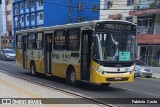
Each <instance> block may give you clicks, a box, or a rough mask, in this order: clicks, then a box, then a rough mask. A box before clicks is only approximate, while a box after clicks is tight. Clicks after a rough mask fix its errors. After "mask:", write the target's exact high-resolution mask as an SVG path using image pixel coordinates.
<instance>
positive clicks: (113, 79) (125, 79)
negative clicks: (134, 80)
mask: <svg viewBox="0 0 160 107" xmlns="http://www.w3.org/2000/svg"><path fill="white" fill-rule="evenodd" d="M106 80H107V81H127V80H128V77H125V78H106Z"/></svg>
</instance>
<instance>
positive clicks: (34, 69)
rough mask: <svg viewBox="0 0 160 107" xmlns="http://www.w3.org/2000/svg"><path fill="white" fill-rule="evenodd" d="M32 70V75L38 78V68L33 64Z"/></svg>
mask: <svg viewBox="0 0 160 107" xmlns="http://www.w3.org/2000/svg"><path fill="white" fill-rule="evenodd" d="M30 69H31V74H32V75H33V76H36V66H35V64H34V63H33V62H32V63H31V68H30Z"/></svg>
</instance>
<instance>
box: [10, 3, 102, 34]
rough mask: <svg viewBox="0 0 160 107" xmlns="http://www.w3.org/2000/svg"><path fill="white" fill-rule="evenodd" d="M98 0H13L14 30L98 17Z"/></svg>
mask: <svg viewBox="0 0 160 107" xmlns="http://www.w3.org/2000/svg"><path fill="white" fill-rule="evenodd" d="M99 5H100V1H99V0H14V3H13V10H14V11H13V25H14V35H15V31H16V30H23V29H31V28H38V27H47V26H54V25H62V24H68V23H77V22H82V21H90V20H95V19H99Z"/></svg>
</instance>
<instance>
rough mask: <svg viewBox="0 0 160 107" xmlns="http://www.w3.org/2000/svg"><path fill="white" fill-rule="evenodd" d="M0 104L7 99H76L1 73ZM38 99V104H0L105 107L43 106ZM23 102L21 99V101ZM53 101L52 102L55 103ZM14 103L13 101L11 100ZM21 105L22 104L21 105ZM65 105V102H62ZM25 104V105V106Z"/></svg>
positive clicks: (4, 106)
mask: <svg viewBox="0 0 160 107" xmlns="http://www.w3.org/2000/svg"><path fill="white" fill-rule="evenodd" d="M0 86H1V88H0V96H1V97H0V98H4V99H3V100H2V99H0V100H1V101H0V103H2V102H3V103H6V102H7V100H6V101H5V99H7V98H9V99H10V98H13V99H16V98H38V99H41V98H57V99H58V100H61V98H75V99H76V97H75V96H72V95H70V94H66V93H64V92H61V91H57V90H54V89H49V88H46V87H43V86H40V85H37V84H34V83H30V82H27V81H23V80H21V79H17V78H15V77H11V76H9V75H7V74H4V73H2V72H0ZM38 99H37V101H38V102H37V103H35V104H33V101H32V102H31V101H30V102H29V103H28V100H27V101H26V99H25V100H22V101H23V102H22V101H19V102H18V100H15V101H16V102H15V101H14V104H13V105H11V104H0V106H1V107H57V106H58V107H84V106H85V107H100V106H101V107H103V106H102V105H100V104H89V103H87V104H57V103H56V101H55V102H53V103H55V104H41V103H42V102H41V101H40V100H38ZM20 100H21V99H20ZM53 100H54V99H53ZM53 100H52V101H53ZM11 102H12V103H13V100H11ZM20 103H21V104H20ZM62 103H63V102H62ZM23 104H24V105H23Z"/></svg>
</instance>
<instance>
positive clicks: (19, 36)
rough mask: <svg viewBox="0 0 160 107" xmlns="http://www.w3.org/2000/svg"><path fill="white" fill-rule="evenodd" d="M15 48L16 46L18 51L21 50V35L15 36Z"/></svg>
mask: <svg viewBox="0 0 160 107" xmlns="http://www.w3.org/2000/svg"><path fill="white" fill-rule="evenodd" d="M16 46H17V48H18V49H21V48H22V35H17V38H16Z"/></svg>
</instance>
